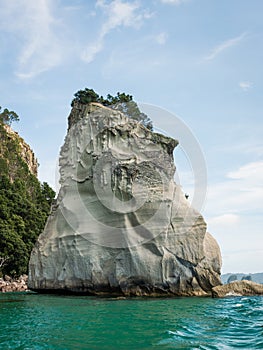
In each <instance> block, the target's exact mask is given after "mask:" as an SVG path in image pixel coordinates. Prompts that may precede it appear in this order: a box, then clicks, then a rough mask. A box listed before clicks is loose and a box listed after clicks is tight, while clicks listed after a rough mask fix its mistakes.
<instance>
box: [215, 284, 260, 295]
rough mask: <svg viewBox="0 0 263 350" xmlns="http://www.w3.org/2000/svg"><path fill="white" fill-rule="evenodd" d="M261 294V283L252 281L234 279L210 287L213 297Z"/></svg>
mask: <svg viewBox="0 0 263 350" xmlns="http://www.w3.org/2000/svg"><path fill="white" fill-rule="evenodd" d="M251 295H263V285H262V284H259V283H256V282H252V281H247V280H243V281H234V282H231V283H228V284H224V285H221V286H216V287H214V288H213V289H212V296H213V297H214V298H223V297H227V296H251Z"/></svg>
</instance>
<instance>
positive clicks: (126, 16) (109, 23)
mask: <svg viewBox="0 0 263 350" xmlns="http://www.w3.org/2000/svg"><path fill="white" fill-rule="evenodd" d="M96 7H97V8H99V9H101V10H102V11H103V13H104V15H106V21H105V22H104V24H103V25H102V27H101V30H100V32H99V35H98V38H97V40H96V41H95V42H94V43H92V44H91V45H89V46H87V47H86V49H85V50H84V51H83V53H82V56H81V58H82V59H83V60H84V61H85V62H87V63H90V62H91V61H93V60H94V58H95V56H96V54H97V53H99V52H100V51H102V49H103V46H104V39H105V36H106V35H107V34H108V33H110V32H111V31H112V30H114V29H115V28H117V27H133V28H136V29H138V28H139V27H140V26H141V25H142V24H143V22H144V20H145V19H148V18H151V17H152V14H150V13H149V12H147V11H139V10H140V5H139V3H138V2H137V1H133V2H125V1H123V0H113V1H111V2H110V3H106V1H104V0H97V2H96Z"/></svg>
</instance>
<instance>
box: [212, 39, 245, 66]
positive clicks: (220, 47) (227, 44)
mask: <svg viewBox="0 0 263 350" xmlns="http://www.w3.org/2000/svg"><path fill="white" fill-rule="evenodd" d="M246 35H247V33H242V34H241V35H239V36H237V37H236V38H232V39H229V40H226V41H224V42H223V43H221V44H219V45H218V46H216V47H215V48H214V49H213V50H212V51H211V53H210V54H209V55H208V56H206V57H205V60H207V61H211V60H213V59H214V58H216V57H217V56H218V55H219V54H220V53H221V52H223V51H225V50H226V49H228V48H230V47H232V46H235V45H237V44H238V43H240V42H241V41H242V40H243V39H244V38H245V36H246Z"/></svg>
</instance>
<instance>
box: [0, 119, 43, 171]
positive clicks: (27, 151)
mask: <svg viewBox="0 0 263 350" xmlns="http://www.w3.org/2000/svg"><path fill="white" fill-rule="evenodd" d="M4 129H5V130H6V132H7V134H8V135H9V137H10V138H12V139H14V140H15V141H16V142H17V143H18V145H19V153H20V156H21V158H22V159H23V160H24V162H25V163H26V164H27V166H28V169H29V171H30V172H31V174H33V175H35V177H37V171H38V162H37V159H36V157H35V154H34V152H33V151H32V149H31V148H30V146H29V145H28V144H27V143H26V142H25V140H24V139H22V137H20V136H19V135H18V133H17V132H16V131H14V130H13V129H12V128H11V127H10V126H9V125H4ZM0 155H1V149H0Z"/></svg>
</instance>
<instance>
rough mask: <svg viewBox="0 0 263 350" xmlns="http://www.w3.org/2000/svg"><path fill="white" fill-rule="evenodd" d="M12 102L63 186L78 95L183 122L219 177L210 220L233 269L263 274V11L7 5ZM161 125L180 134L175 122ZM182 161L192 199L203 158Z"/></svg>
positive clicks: (240, 1)
mask: <svg viewBox="0 0 263 350" xmlns="http://www.w3.org/2000/svg"><path fill="white" fill-rule="evenodd" d="M0 9H1V22H0V40H1V45H0V74H1V79H0V93H1V100H0V105H1V106H2V107H7V108H9V109H12V110H15V111H16V112H17V113H18V114H19V115H20V119H21V121H20V123H19V124H17V125H14V128H15V129H16V130H18V131H19V132H20V134H21V135H22V136H23V137H24V138H25V140H26V141H27V142H28V143H29V144H30V145H31V147H32V148H33V149H34V151H35V153H36V155H37V157H38V160H39V163H40V168H39V176H40V179H41V181H48V182H49V183H51V184H52V185H53V184H54V183H55V167H56V162H57V158H58V154H59V149H60V146H61V144H62V142H63V139H64V136H65V134H66V129H67V116H68V114H69V112H70V102H71V100H72V98H73V94H74V93H75V92H76V91H77V90H80V89H82V88H85V87H90V88H93V89H94V90H95V91H97V92H98V93H99V94H103V95H106V94H107V93H111V94H115V93H116V92H117V91H124V92H126V93H129V94H131V95H133V96H134V99H135V100H136V101H138V102H142V103H147V104H152V105H156V106H159V107H161V108H163V109H165V110H168V111H169V112H171V113H172V114H173V115H176V116H177V117H179V118H180V119H181V120H182V121H183V122H184V123H186V125H187V126H188V128H189V129H190V130H192V132H193V134H194V136H195V139H196V140H198V142H199V144H200V146H201V148H202V151H203V156H204V159H205V164H206V170H207V178H208V181H207V184H208V185H207V195H206V201H205V203H204V206H203V209H202V213H203V214H204V216H205V218H206V220H207V222H208V230H209V231H210V232H211V233H212V234H213V235H214V236H215V237H216V239H217V240H218V242H219V244H220V247H221V250H222V255H223V272H235V271H240V272H241V271H242V272H247V273H249V272H260V271H262V270H263V258H262V257H263V244H262V243H263V238H262V225H263V219H262V217H263V216H262V214H263V209H262V201H263V186H262V185H263V140H262V133H263V121H262V96H263V86H262V75H263V74H262V73H263V69H262V62H263V45H262V43H263V21H262V13H263V2H262V1H261V0H231V1H229V0H221V1H218V0H155V1H154V0H153V1H142V0H138V1H137V0H131V1H125V0H113V1H104V0H97V1H84V0H82V1H81V0H75V1H73V0H63V1H62V0H38V1H35V0H16V1H10V0H0ZM160 119H161V120H158V122H159V124H160V125H159V124H158V127H160V128H161V129H162V130H164V131H165V132H167V133H168V134H170V135H171V136H174V137H177V138H178V139H179V141H180V135H177V133H176V130H175V127H176V123H175V120H174V119H173V117H171V118H170V119H169V118H168V119H167V118H163V119H162V116H160ZM183 151H184V149H182V147H181V149H180V148H179V149H178V151H176V152H175V163H176V164H177V169H178V173H179V176H180V180H181V183H182V186H183V188H184V191H185V192H189V193H190V197H191V194H192V193H193V185H194V179H193V171H192V170H191V166H192V164H191V159H190V161H189V160H187V155H186V157H185V158H184V156H183V154H184V152H183Z"/></svg>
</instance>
